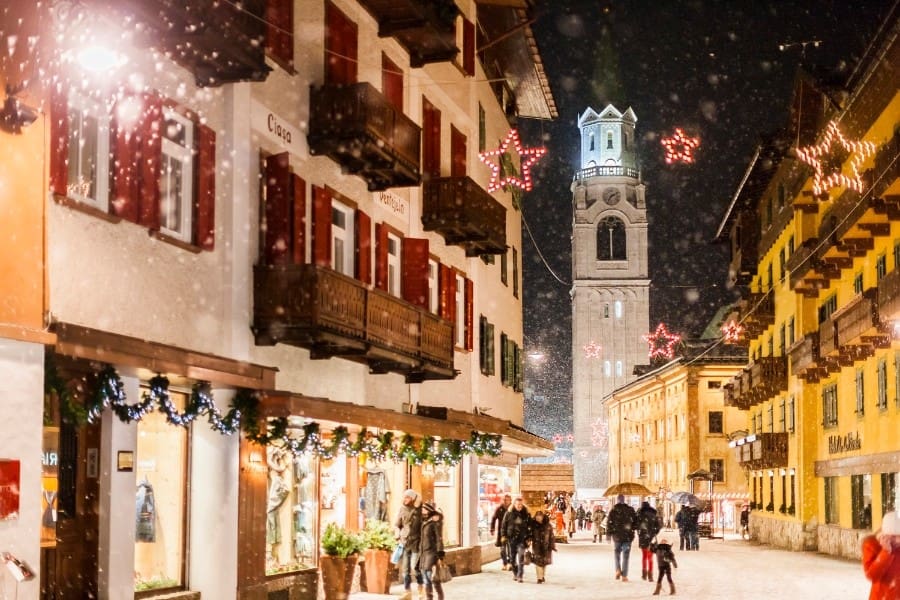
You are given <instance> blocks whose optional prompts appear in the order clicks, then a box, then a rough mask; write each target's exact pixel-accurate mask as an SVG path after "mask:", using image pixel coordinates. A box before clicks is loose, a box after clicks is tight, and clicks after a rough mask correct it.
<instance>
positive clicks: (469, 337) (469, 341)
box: [464, 278, 475, 351]
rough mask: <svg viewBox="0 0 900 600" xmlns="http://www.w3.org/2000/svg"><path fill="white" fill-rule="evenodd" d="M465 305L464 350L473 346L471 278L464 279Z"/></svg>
mask: <svg viewBox="0 0 900 600" xmlns="http://www.w3.org/2000/svg"><path fill="white" fill-rule="evenodd" d="M465 282H466V284H465V285H466V291H465V298H464V300H465V307H466V315H465V319H466V350H469V351H472V350H473V349H474V348H475V340H474V337H475V311H474V308H475V284H474V283H473V281H472V280H471V279H468V278H467V279H466V280H465Z"/></svg>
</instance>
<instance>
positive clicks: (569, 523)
mask: <svg viewBox="0 0 900 600" xmlns="http://www.w3.org/2000/svg"><path fill="white" fill-rule="evenodd" d="M576 515H577V513H576V512H575V507H574V506H572V503H571V502H570V503H569V508H568V509H566V531H568V532H569V537H572V536H573V535H575V519H576V518H577V516H576Z"/></svg>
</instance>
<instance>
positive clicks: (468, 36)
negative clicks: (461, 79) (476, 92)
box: [462, 19, 475, 77]
mask: <svg viewBox="0 0 900 600" xmlns="http://www.w3.org/2000/svg"><path fill="white" fill-rule="evenodd" d="M462 21H463V64H462V67H463V72H464V73H465V74H466V75H468V76H470V77H471V76H473V75H475V23H473V22H472V21H469V20H468V19H463V20H462Z"/></svg>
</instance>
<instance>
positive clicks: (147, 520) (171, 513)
mask: <svg viewBox="0 0 900 600" xmlns="http://www.w3.org/2000/svg"><path fill="white" fill-rule="evenodd" d="M169 397H170V400H171V402H172V404H173V405H174V407H175V409H176V410H178V411H179V412H181V411H184V407H185V404H186V401H187V396H186V395H185V394H181V393H177V392H174V391H170V392H169ZM187 464H188V429H185V428H183V427H173V426H172V425H170V424H169V423H167V422H166V416H165V414H162V413H160V412H152V413H149V414H147V415H146V416H144V418H142V419H141V420H140V421H139V422H138V423H137V446H136V448H135V467H136V468H135V475H136V482H137V490H136V495H135V536H134V539H135V548H134V589H135V591H146V590H160V589H168V588H179V587H181V586H183V585H184V556H185V526H186V523H185V518H186V509H185V507H186V506H187Z"/></svg>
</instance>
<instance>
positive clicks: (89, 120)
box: [66, 94, 110, 212]
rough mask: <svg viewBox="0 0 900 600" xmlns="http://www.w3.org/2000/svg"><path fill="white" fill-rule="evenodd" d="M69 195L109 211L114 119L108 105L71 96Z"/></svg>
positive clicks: (67, 187) (69, 113)
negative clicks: (111, 145)
mask: <svg viewBox="0 0 900 600" xmlns="http://www.w3.org/2000/svg"><path fill="white" fill-rule="evenodd" d="M68 121H69V122H68V131H69V143H68V157H67V158H68V168H69V173H68V179H67V181H68V184H67V186H66V195H67V196H68V197H70V198H72V199H74V200H78V201H79V202H83V203H85V204H89V205H91V206H93V207H95V208H97V209H99V210H102V211H103V212H107V210H108V209H109V152H110V148H109V135H110V118H109V113H108V112H107V111H106V108H105V106H104V105H103V104H102V103H101V102H98V101H96V100H91V99H89V98H86V97H84V96H81V95H78V94H72V95H70V96H69V110H68Z"/></svg>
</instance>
